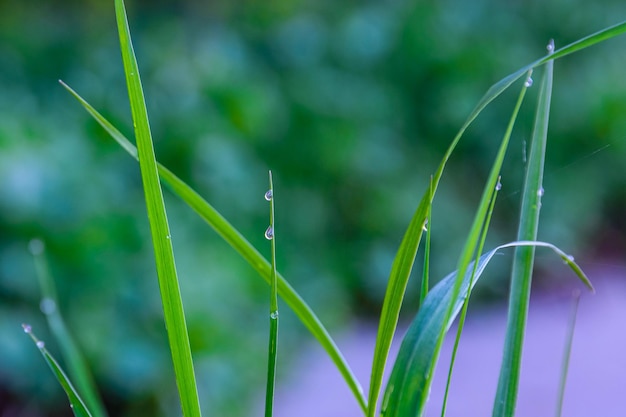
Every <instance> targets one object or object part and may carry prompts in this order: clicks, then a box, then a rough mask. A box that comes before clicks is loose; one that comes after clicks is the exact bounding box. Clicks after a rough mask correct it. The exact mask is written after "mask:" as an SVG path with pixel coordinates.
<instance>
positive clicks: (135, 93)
mask: <svg viewBox="0 0 626 417" xmlns="http://www.w3.org/2000/svg"><path fill="white" fill-rule="evenodd" d="M115 16H116V19H117V27H118V32H119V38H120V47H121V51H122V60H123V62H124V73H125V76H126V83H127V85H128V96H129V99H130V108H131V112H132V116H133V124H134V126H135V136H136V138H137V149H138V156H139V167H140V169H141V179H142V182H143V187H144V193H145V199H146V207H147V210H148V221H149V223H150V231H151V234H152V245H153V246H154V254H155V259H156V267H157V275H158V278H159V287H160V289H161V300H162V303H163V312H164V317H165V327H166V329H167V335H168V340H169V344H170V349H171V352H172V361H173V364H174V373H175V375H176V385H177V386H178V393H179V397H180V402H181V408H182V412H183V416H185V417H199V416H200V415H201V413H200V401H199V398H198V389H197V385H196V377H195V374H194V369H193V360H192V357H191V347H190V345H189V335H188V334H187V325H186V323H185V315H184V312H183V303H182V299H181V295H180V287H179V283H178V276H177V274H176V265H175V262H174V251H173V248H172V239H171V235H170V230H169V225H168V222H167V214H166V212H165V204H164V201H163V193H162V190H161V185H160V183H159V175H158V171H157V163H156V159H155V155H154V147H153V143H152V134H151V133H150V125H149V122H148V113H147V110H146V103H145V99H144V94H143V89H142V86H141V80H140V78H139V68H138V66H137V59H136V57H135V52H134V50H133V45H132V42H131V39H130V30H129V27H128V19H127V17H126V11H125V9H124V2H123V0H115Z"/></svg>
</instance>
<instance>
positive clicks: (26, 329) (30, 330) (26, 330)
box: [22, 324, 33, 334]
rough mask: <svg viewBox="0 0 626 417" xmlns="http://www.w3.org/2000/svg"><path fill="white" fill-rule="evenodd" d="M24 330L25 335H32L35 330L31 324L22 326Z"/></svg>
mask: <svg viewBox="0 0 626 417" xmlns="http://www.w3.org/2000/svg"><path fill="white" fill-rule="evenodd" d="M22 329H24V333H27V334H30V333H31V332H32V331H33V328H32V327H31V326H30V324H22Z"/></svg>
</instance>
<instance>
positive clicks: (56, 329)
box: [28, 239, 107, 417]
mask: <svg viewBox="0 0 626 417" xmlns="http://www.w3.org/2000/svg"><path fill="white" fill-rule="evenodd" d="M28 249H29V250H30V253H31V254H32V255H33V259H34V261H35V269H36V272H37V278H38V280H39V286H40V287H41V293H42V296H41V304H40V307H41V311H42V312H43V313H44V315H45V316H46V319H47V321H48V326H49V327H50V330H51V331H52V335H53V336H54V338H55V340H56V342H57V344H58V345H59V347H60V349H61V354H62V356H63V359H64V360H65V362H66V364H67V366H68V369H69V373H70V375H71V377H72V380H73V381H74V382H75V383H76V388H77V390H78V391H79V392H80V393H81V394H82V397H83V398H84V399H85V403H86V404H87V407H88V408H89V410H91V412H92V414H93V416H94V417H106V415H107V413H106V409H105V408H104V405H103V403H102V398H101V397H100V394H99V393H98V389H97V388H96V384H95V382H94V380H93V377H92V374H91V372H90V371H89V367H88V366H87V361H85V358H84V357H83V355H82V353H81V352H80V349H79V348H78V345H77V344H76V342H75V341H74V338H73V337H72V335H71V334H70V333H69V331H68V330H67V326H66V325H65V320H64V319H63V316H62V315H61V312H60V311H59V307H58V306H59V301H58V297H57V292H56V288H55V285H54V280H53V279H52V276H51V275H50V269H49V268H48V263H47V262H46V257H45V245H44V243H43V241H41V240H40V239H33V240H31V241H30V243H29V244H28Z"/></svg>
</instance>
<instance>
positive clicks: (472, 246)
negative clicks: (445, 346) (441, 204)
mask: <svg viewBox="0 0 626 417" xmlns="http://www.w3.org/2000/svg"><path fill="white" fill-rule="evenodd" d="M530 76H531V72H530V71H529V73H528V76H527V80H526V81H525V82H524V85H523V87H522V89H521V90H520V93H519V96H518V99H517V102H516V104H515V108H514V109H513V113H512V115H511V119H510V121H509V124H508V126H507V129H506V132H505V134H504V137H503V139H502V143H501V145H500V149H499V150H498V153H497V155H496V159H495V161H494V163H493V166H492V167H491V171H490V173H489V177H488V179H487V182H486V185H485V189H484V190H483V194H482V197H481V199H480V202H479V205H478V210H477V211H476V215H475V217H474V221H473V223H472V227H471V229H470V232H469V234H468V237H467V239H466V242H465V246H464V248H463V251H462V252H461V256H460V258H459V263H458V267H457V282H456V284H455V285H454V288H453V294H452V296H451V298H450V305H449V306H448V307H447V308H448V314H450V315H451V314H452V312H453V308H454V303H453V301H454V300H456V298H457V294H458V291H460V290H461V285H462V282H463V277H465V275H466V270H467V268H468V266H469V264H470V263H471V261H472V258H473V257H474V254H475V253H476V248H477V246H478V243H479V240H480V235H481V230H482V229H483V225H484V224H485V219H486V216H487V211H488V207H489V203H490V201H491V200H492V198H493V193H494V192H495V186H496V181H497V180H498V177H499V175H500V169H501V167H502V163H503V161H504V156H505V154H506V150H507V148H508V143H509V139H510V137H511V132H512V131H513V125H514V124H515V120H517V115H518V113H519V109H520V107H521V105H522V102H523V101H524V96H525V95H526V90H527V88H528V87H529V86H530V83H529V81H528V80H531V78H530ZM445 322H447V319H445V320H443V322H442V323H445ZM445 331H446V329H445V328H444V327H441V328H440V329H439V334H438V336H437V338H436V341H435V346H436V348H435V354H434V355H433V356H432V357H430V358H431V360H432V361H433V363H432V364H431V365H430V367H429V368H427V369H428V373H427V374H426V375H422V376H421V377H423V378H425V379H424V381H423V382H424V386H423V387H421V388H420V391H419V392H418V394H417V395H416V392H415V391H413V392H410V393H407V392H404V391H403V390H402V389H400V390H398V389H397V388H396V386H398V385H399V386H402V383H401V382H402V378H403V377H400V381H398V380H394V379H391V378H390V380H389V382H388V384H387V389H386V394H385V397H386V398H387V399H388V400H389V401H387V404H389V406H390V409H391V410H393V413H392V414H391V415H394V416H403V417H404V416H409V415H421V413H422V412H423V409H424V406H425V404H426V397H427V395H428V391H429V389H428V388H429V387H430V384H431V382H432V370H433V368H434V361H436V360H437V357H438V354H439V350H440V349H441V345H442V343H443V336H444V334H445ZM396 362H397V360H396ZM396 366H397V365H394V369H395V367H396ZM392 376H393V374H392ZM413 388H415V387H413ZM388 393H391V394H392V395H391V397H390V395H389V394H388Z"/></svg>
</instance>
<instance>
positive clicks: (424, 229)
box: [422, 219, 428, 232]
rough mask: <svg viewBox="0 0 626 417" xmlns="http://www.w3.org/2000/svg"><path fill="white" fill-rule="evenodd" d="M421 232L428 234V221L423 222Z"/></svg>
mask: <svg viewBox="0 0 626 417" xmlns="http://www.w3.org/2000/svg"><path fill="white" fill-rule="evenodd" d="M422 230H423V231H425V232H428V219H426V220H424V224H423V225H422Z"/></svg>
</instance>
